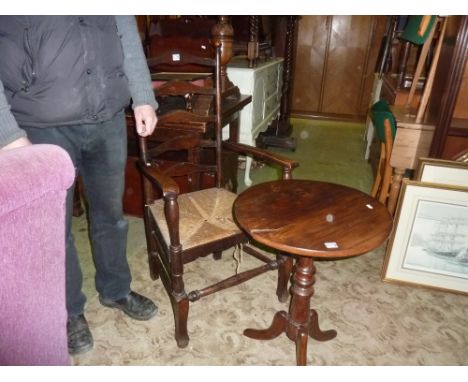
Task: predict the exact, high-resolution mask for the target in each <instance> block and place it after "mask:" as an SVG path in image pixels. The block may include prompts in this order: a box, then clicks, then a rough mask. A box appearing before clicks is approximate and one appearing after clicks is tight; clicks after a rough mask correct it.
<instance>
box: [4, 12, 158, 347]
mask: <svg viewBox="0 0 468 382" xmlns="http://www.w3.org/2000/svg"><path fill="white" fill-rule="evenodd" d="M0 57H1V60H0V80H1V81H3V85H4V87H5V95H6V98H7V101H8V103H9V104H10V105H11V112H12V113H13V115H14V117H15V119H16V121H17V122H18V124H19V126H20V127H21V128H22V129H23V130H24V131H25V132H26V133H27V136H28V138H29V139H30V141H31V142H32V143H50V144H56V145H58V146H61V147H63V148H64V149H65V150H66V151H67V152H68V153H69V154H70V157H71V158H72V160H73V163H74V165H75V167H76V169H77V172H78V174H80V175H81V178H82V180H83V187H84V192H85V195H86V199H87V201H88V205H89V220H90V236H91V243H92V248H93V259H94V264H95V266H96V275H95V283H96V289H97V291H98V293H99V301H100V302H101V304H102V305H104V306H107V307H111V308H117V309H120V310H122V311H123V312H125V313H126V314H127V315H129V316H130V317H132V318H134V319H137V320H148V319H150V318H151V317H153V316H154V315H155V314H156V312H157V307H156V305H155V304H154V303H153V302H152V301H151V300H149V299H148V298H146V297H144V296H142V295H140V294H138V293H136V292H134V291H132V290H131V289H130V282H131V275H130V269H129V266H128V262H127V258H126V240H127V230H128V223H127V221H126V220H125V219H124V217H123V212H122V196H123V191H124V171H125V163H126V157H127V136H126V125H125V117H124V108H125V107H126V106H127V105H128V104H129V103H130V98H131V100H132V107H133V110H134V115H135V121H136V129H137V132H138V134H139V135H141V136H147V135H150V134H151V133H152V132H153V130H154V128H155V126H156V122H157V117H156V113H155V109H156V108H157V103H156V101H155V98H154V94H153V91H152V87H151V79H150V75H149V70H148V67H147V65H146V60H145V56H144V53H143V49H142V45H141V40H140V38H139V35H138V29H137V26H136V21H135V18H134V17H133V16H0ZM18 138H23V139H24V137H18ZM73 190H74V187H72V188H71V189H70V191H69V192H68V195H67V216H66V253H67V254H66V297H67V298H66V300H67V312H68V321H67V333H68V349H69V353H70V354H78V353H83V352H85V351H87V350H89V349H91V348H92V346H93V338H92V335H91V332H90V330H89V327H88V323H87V321H86V318H85V316H84V314H83V312H84V305H85V301H86V297H85V295H84V294H83V292H82V290H81V288H82V281H83V280H82V273H81V268H80V264H79V260H78V256H77V251H76V248H75V245H74V240H73V235H72V233H71V222H72V210H73Z"/></svg>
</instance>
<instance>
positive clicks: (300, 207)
mask: <svg viewBox="0 0 468 382" xmlns="http://www.w3.org/2000/svg"><path fill="white" fill-rule="evenodd" d="M234 217H235V219H236V221H237V223H238V224H239V225H240V227H242V228H243V229H244V230H245V231H246V232H247V233H248V234H249V235H250V236H251V237H252V238H254V239H255V240H257V241H258V242H260V243H262V244H265V245H267V246H269V247H271V248H276V249H278V250H281V251H285V252H287V253H291V254H296V255H302V256H310V257H316V258H341V257H350V256H356V255H360V254H364V253H366V252H368V251H370V250H372V249H375V248H377V247H378V246H380V245H381V244H382V243H383V242H384V241H385V240H386V239H387V238H388V236H389V235H390V232H391V230H392V226H393V221H392V217H391V215H390V214H389V212H388V211H387V209H386V208H385V206H384V205H383V204H381V203H379V202H378V201H377V200H376V199H374V198H372V197H371V196H370V195H367V194H365V193H363V192H361V191H358V190H355V189H352V188H349V187H345V186H341V185H337V184H333V183H326V182H318V181H311V180H297V179H294V180H292V179H291V180H280V181H273V182H265V183H261V184H259V185H255V186H252V187H250V188H248V189H247V190H245V191H244V192H242V193H241V194H240V195H239V196H238V197H237V199H236V201H235V203H234Z"/></svg>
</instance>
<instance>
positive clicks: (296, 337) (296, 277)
mask: <svg viewBox="0 0 468 382" xmlns="http://www.w3.org/2000/svg"><path fill="white" fill-rule="evenodd" d="M314 275H315V266H314V260H313V259H312V258H310V257H302V256H301V257H299V258H298V260H297V262H296V265H295V267H294V273H293V277H292V297H291V303H290V305H289V313H286V312H284V311H280V312H277V313H276V314H275V316H274V317H273V321H272V323H271V325H270V327H269V328H268V329H246V330H245V331H244V335H245V336H247V337H250V338H253V339H257V340H270V339H273V338H276V337H278V336H279V335H280V334H281V333H283V332H285V333H286V335H287V336H288V338H289V339H290V340H291V341H294V342H295V344H296V363H297V365H298V366H301V365H306V364H307V339H308V336H311V337H312V338H314V339H316V340H318V341H328V340H331V339H332V338H335V337H336V331H335V330H326V331H322V330H321V329H320V327H319V325H318V314H317V312H316V311H315V310H313V309H310V298H311V297H312V295H313V294H314V283H315V277H314Z"/></svg>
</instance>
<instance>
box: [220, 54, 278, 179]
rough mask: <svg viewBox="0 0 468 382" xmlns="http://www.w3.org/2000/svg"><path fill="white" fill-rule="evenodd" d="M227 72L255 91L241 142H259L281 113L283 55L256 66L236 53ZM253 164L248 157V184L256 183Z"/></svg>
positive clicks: (236, 82)
mask: <svg viewBox="0 0 468 382" xmlns="http://www.w3.org/2000/svg"><path fill="white" fill-rule="evenodd" d="M227 73H228V76H229V79H230V80H231V81H232V82H233V83H234V85H236V86H238V87H239V90H240V92H241V93H242V94H250V95H252V102H251V103H250V104H248V105H247V106H246V107H245V108H244V109H243V110H242V112H241V116H240V126H239V142H241V143H245V144H248V145H252V146H255V143H254V142H255V139H256V138H257V137H258V135H259V134H260V133H261V132H263V131H265V130H266V129H267V127H268V125H269V124H270V123H271V121H272V120H273V119H274V118H276V117H277V116H278V114H279V110H280V102H281V83H282V73H283V59H282V58H271V59H267V60H264V61H259V62H258V63H257V66H256V67H255V68H249V67H248V61H247V60H246V59H245V58H244V57H234V58H233V59H232V60H231V62H230V63H229V65H228V67H227ZM251 164H252V159H251V158H250V157H247V158H246V166H245V176H244V182H245V184H246V185H247V186H250V185H251V184H252V180H251V179H250V176H249V173H250V167H251Z"/></svg>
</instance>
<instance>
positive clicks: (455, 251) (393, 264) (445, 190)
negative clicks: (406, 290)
mask: <svg viewBox="0 0 468 382" xmlns="http://www.w3.org/2000/svg"><path fill="white" fill-rule="evenodd" d="M401 192H402V194H401V197H400V200H399V203H398V208H397V214H396V217H395V226H394V230H393V232H392V234H391V237H390V240H389V244H388V246H387V251H386V254H385V260H384V264H383V268H382V279H383V280H384V281H388V282H399V283H408V284H412V285H419V286H427V287H431V288H436V289H440V290H446V291H452V292H458V293H467V294H468V189H467V188H461V187H453V186H450V187H449V186H446V185H437V184H432V183H423V182H416V181H410V180H407V179H404V180H403V186H402V191H401Z"/></svg>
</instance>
